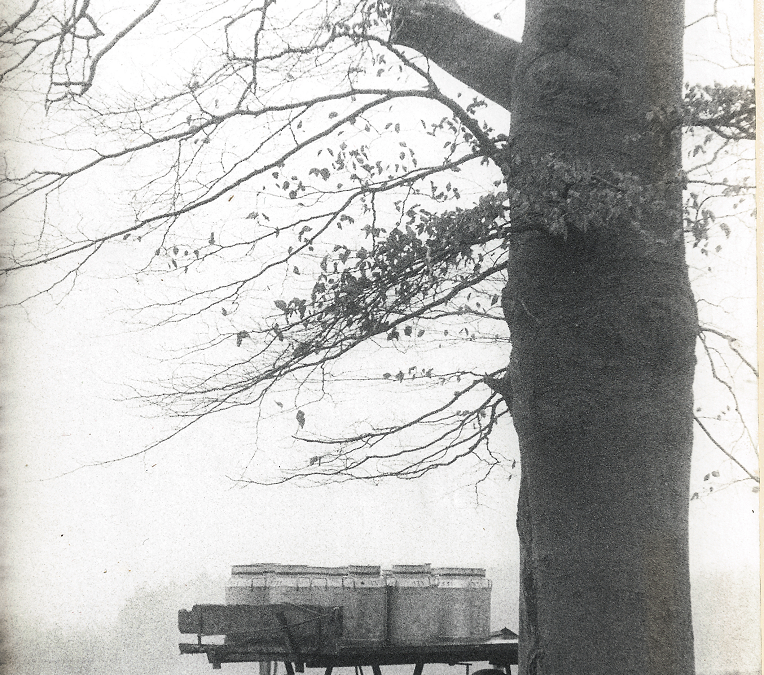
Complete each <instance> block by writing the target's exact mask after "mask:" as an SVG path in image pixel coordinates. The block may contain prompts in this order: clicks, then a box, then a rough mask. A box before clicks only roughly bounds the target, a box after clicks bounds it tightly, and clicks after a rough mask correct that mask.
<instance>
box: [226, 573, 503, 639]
mask: <svg viewBox="0 0 764 675" xmlns="http://www.w3.org/2000/svg"><path fill="white" fill-rule="evenodd" d="M226 603H227V604H229V605H268V604H277V603H289V604H296V605H318V606H322V607H342V608H343V610H342V617H343V643H344V644H346V645H348V646H359V647H361V646H367V647H374V646H381V645H383V644H386V643H387V644H397V645H416V644H432V643H438V642H474V641H481V640H485V639H488V637H489V635H490V618H491V582H490V580H488V579H486V577H485V570H484V569H480V568H473V567H441V568H433V567H431V566H430V565H429V564H428V565H393V567H392V569H390V570H384V571H381V569H380V567H376V566H368V565H350V566H348V567H310V566H307V565H275V564H263V563H260V564H255V565H234V567H233V571H232V574H231V579H230V580H229V582H228V585H227V586H226Z"/></svg>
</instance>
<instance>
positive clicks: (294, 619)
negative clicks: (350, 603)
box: [178, 604, 517, 675]
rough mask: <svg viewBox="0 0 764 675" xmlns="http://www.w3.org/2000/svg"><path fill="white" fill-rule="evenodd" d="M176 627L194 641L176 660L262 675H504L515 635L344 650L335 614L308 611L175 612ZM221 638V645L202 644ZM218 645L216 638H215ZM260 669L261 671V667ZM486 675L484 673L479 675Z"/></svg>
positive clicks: (214, 608) (234, 608) (206, 608)
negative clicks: (346, 671) (433, 669)
mask: <svg viewBox="0 0 764 675" xmlns="http://www.w3.org/2000/svg"><path fill="white" fill-rule="evenodd" d="M178 627H179V629H180V632H181V633H183V634H186V635H196V638H197V640H196V642H193V643H180V653H181V654H206V655H207V659H208V660H209V662H210V663H211V664H212V667H213V668H220V667H221V664H223V663H241V662H260V663H261V664H264V665H263V667H262V668H261V671H262V672H263V673H266V672H268V671H269V670H270V664H271V663H272V662H282V663H283V664H284V667H285V669H286V673H287V675H294V674H295V673H296V672H297V673H302V672H304V671H305V668H323V669H324V671H325V675H331V673H332V670H333V669H334V668H340V667H354V668H355V669H356V673H357V674H358V675H363V667H364V666H366V667H368V668H371V670H372V673H373V675H382V670H381V666H385V665H408V664H410V665H413V666H414V673H413V675H422V671H423V669H424V666H425V664H428V663H440V664H448V665H451V666H454V665H464V666H465V667H466V670H467V675H470V673H469V668H470V665H471V664H473V663H487V664H490V665H491V668H490V669H483V670H480V671H473V673H472V675H503V674H505V673H506V674H509V673H510V672H511V671H510V666H511V665H514V664H517V635H515V633H513V632H512V631H510V630H508V629H506V628H505V629H504V630H502V631H499V632H498V633H495V634H493V635H492V636H491V637H490V638H489V639H487V640H483V641H472V642H463V641H458V642H457V641H451V642H437V643H432V644H425V645H422V644H415V645H403V644H373V645H369V644H355V645H354V644H348V643H347V642H344V641H343V639H342V608H341V607H334V608H328V607H318V606H310V605H285V604H281V605H275V604H274V605H195V606H194V608H193V609H192V610H191V611H186V610H181V611H180V612H179V613H178ZM210 636H223V637H222V642H220V641H218V642H204V640H205V638H208V637H210ZM218 639H220V638H218ZM265 664H268V666H265ZM486 670H488V671H490V672H486Z"/></svg>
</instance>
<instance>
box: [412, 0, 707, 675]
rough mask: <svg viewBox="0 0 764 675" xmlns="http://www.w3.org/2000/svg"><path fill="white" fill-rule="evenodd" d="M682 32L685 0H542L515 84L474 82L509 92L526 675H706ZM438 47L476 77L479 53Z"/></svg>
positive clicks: (533, 2)
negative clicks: (695, 494)
mask: <svg viewBox="0 0 764 675" xmlns="http://www.w3.org/2000/svg"><path fill="white" fill-rule="evenodd" d="M420 5H421V3H420ZM443 11H445V10H444V9H443V8H442V7H441V8H439V9H438V10H437V12H443ZM456 16H457V15H456V14H453V16H451V19H450V20H451V21H452V22H454V21H461V20H463V21H465V22H466V21H468V20H467V19H466V18H464V19H456ZM448 25H449V24H448V23H445V22H442V21H438V22H436V23H435V24H432V23H431V24H430V25H429V28H428V30H429V32H430V33H432V32H433V31H434V32H435V33H438V32H439V31H442V30H443V29H442V28H439V26H448ZM412 26H413V23H412V24H410V33H409V34H408V35H406V42H405V43H406V44H409V45H411V46H415V47H416V46H417V45H418V44H419V45H420V47H421V51H423V53H425V54H427V44H426V40H425V39H424V38H420V39H419V41H418V39H417V36H416V34H415V31H414V34H412V32H411V31H413V30H414V29H413V27H412ZM451 29H452V27H451V28H450V29H449V30H451ZM422 31H423V33H425V32H427V31H424V29H422ZM461 34H462V36H465V35H468V31H466V30H465V31H463V32H462V33H461ZM682 34H683V3H682V2H681V1H680V0H626V1H623V2H614V1H613V0H600V1H596V0H566V1H564V0H528V2H527V9H526V25H525V31H524V37H523V42H522V45H521V46H519V47H516V43H512V42H511V41H507V43H506V45H505V53H510V52H512V53H513V57H512V58H513V59H516V62H515V65H514V69H513V73H511V74H510V73H508V72H505V71H504V70H503V69H502V68H498V69H497V68H496V67H495V64H493V63H490V62H488V61H484V62H483V63H482V64H481V66H482V68H483V69H484V72H490V73H491V77H492V78H493V79H494V80H495V81H496V82H497V85H496V90H495V92H494V93H493V95H492V92H491V91H490V87H489V88H488V89H489V90H488V91H486V86H485V77H482V78H477V81H478V84H480V89H479V90H480V91H481V92H482V93H484V94H485V95H486V96H489V97H490V98H493V99H494V100H496V101H497V102H500V103H504V101H505V100H506V97H507V96H508V95H509V93H510V92H511V103H510V106H511V111H512V128H511V134H510V136H511V145H510V151H509V157H508V166H509V171H508V186H509V189H510V194H511V195H512V197H513V200H512V201H513V205H512V212H511V215H512V222H511V226H512V229H513V230H515V231H516V232H517V233H516V234H513V235H512V240H511V242H510V243H511V247H510V248H511V254H510V263H509V279H510V282H509V284H508V287H507V289H506V292H505V297H504V299H505V309H506V310H507V313H508V317H509V319H508V320H509V323H510V329H511V334H512V354H511V365H510V373H511V381H512V391H513V403H512V415H513V418H514V422H515V427H516V429H517V433H518V436H519V440H520V454H521V472H522V473H521V475H522V478H521V487H520V502H519V506H518V528H519V531H520V541H521V617H520V661H521V663H520V672H521V673H523V674H525V673H527V674H530V675H536V674H541V673H543V674H544V675H548V674H553V675H584V674H585V675H595V674H602V675H614V674H616V673H617V674H619V675H620V674H625V673H635V674H637V673H639V675H686V674H689V673H693V672H694V658H693V636H692V624H691V613H690V581H689V564H688V523H687V521H688V505H689V484H688V483H689V473H690V454H691V447H692V381H693V371H694V364H695V359H694V343H695V336H696V333H697V330H696V326H697V319H696V315H695V305H694V301H693V298H692V293H691V290H690V286H689V281H688V276H687V269H686V264H685V259H684V248H683V237H682V232H681V230H682V219H681V189H682V187H681V184H680V180H679V176H680V168H681V166H680V163H681V153H680V143H681V140H680V131H681V130H680V128H679V126H678V119H679V117H678V115H677V114H676V111H677V110H678V109H679V106H680V104H681V93H682V92H681V87H682ZM463 40H464V38H463V37H462V41H463ZM429 42H432V38H431V37H430V38H429ZM438 44H439V45H440V47H439V49H440V50H441V51H442V50H443V48H444V47H443V45H447V44H449V42H448V41H447V40H440V41H438ZM420 47H417V48H420ZM462 49H463V46H462ZM492 49H494V51H495V52H496V48H495V47H492ZM515 51H517V52H519V55H516V54H515ZM498 52H501V50H498ZM431 55H432V56H433V58H435V59H436V60H438V61H439V62H440V63H441V65H443V66H444V67H446V68H447V69H449V70H450V71H451V72H452V74H455V75H457V76H460V75H465V74H466V77H463V79H464V81H465V82H466V83H467V84H471V81H470V77H471V72H473V71H474V70H475V62H474V61H473V62H472V64H471V66H470V69H469V70H468V69H466V68H464V67H462V69H461V71H460V70H459V60H458V58H455V57H454V56H451V57H450V58H449V57H444V56H443V54H441V53H439V52H437V51H435V52H434V53H433V54H431ZM454 64H456V65H454ZM507 83H509V84H507ZM510 85H511V87H510ZM508 87H510V88H508ZM592 176H594V177H593V178H592ZM625 176H630V177H631V178H625ZM607 204H611V205H614V206H613V208H611V209H610V210H608V209H606V208H605V206H604V205H607ZM603 214H604V215H603Z"/></svg>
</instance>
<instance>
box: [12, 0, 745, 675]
mask: <svg viewBox="0 0 764 675" xmlns="http://www.w3.org/2000/svg"><path fill="white" fill-rule="evenodd" d="M472 4H473V5H474V6H475V7H477V8H479V11H477V14H478V15H479V18H480V19H481V20H484V21H485V22H486V23H489V24H490V25H492V27H494V28H497V29H499V28H503V29H505V30H506V32H510V33H512V32H514V33H519V31H516V30H514V29H512V30H509V29H507V26H508V24H509V23H511V16H512V11H513V9H516V7H517V5H518V3H514V4H513V3H510V4H509V5H508V3H507V2H493V3H487V4H486V3H479V2H475V3H472ZM728 4H729V3H728ZM465 5H467V3H465ZM732 5H733V6H734V5H735V3H734V2H733V3H732ZM473 9H475V8H473ZM738 9H739V10H740V11H739V14H740V15H738V16H735V17H734V18H735V19H737V20H740V18H741V16H742V17H745V12H747V11H750V5H749V4H748V3H745V2H740V3H739V6H738ZM497 10H500V11H501V14H502V17H501V22H500V23H499V22H498V20H496V19H493V15H494V14H495V13H496V11H497ZM491 21H494V23H493V24H491V23H490V22H491ZM516 23H517V22H515V24H516ZM741 34H742V33H741ZM517 36H519V35H517ZM699 43H701V44H702V43H703V40H702V39H701V40H700V41H699ZM693 44H698V42H694V43H693ZM688 49H689V47H688ZM705 67H706V68H707V67H708V64H706V66H705ZM694 68H695V66H691V67H690V69H689V71H690V73H692V74H699V73H702V72H705V71H704V70H703V69H700V68H699V69H698V71H697V73H696V72H695V71H694V70H693V69H694ZM709 72H710V71H709ZM711 77H712V78H715V77H717V73H716V72H714V73H713V74H711ZM754 246H755V244H754V236H753V233H752V232H751V231H742V232H739V233H735V235H734V236H733V238H732V240H731V241H730V242H728V243H727V244H726V248H725V249H724V250H723V252H722V254H721V262H719V263H718V264H717V265H715V267H714V278H713V283H714V284H715V285H716V287H717V290H718V291H719V294H720V297H721V298H722V299H723V300H724V301H725V303H726V305H725V307H726V310H725V320H729V318H730V316H732V317H733V318H734V322H733V325H731V326H730V325H729V324H727V329H728V330H730V331H731V332H735V334H736V335H739V336H740V337H741V340H742V343H741V344H742V345H743V348H744V349H745V351H746V353H748V354H753V353H754V348H753V340H754V339H755V338H754V328H755V313H754V304H753V297H754V293H755V288H754V283H755V260H754V257H753V253H754V251H755V248H754ZM103 272H104V274H106V272H107V270H106V269H104V270H103ZM701 276H702V275H700V272H698V278H699V280H698V283H699V284H703V283H704V281H703V279H702V278H700V277H701ZM13 283H14V284H16V283H18V282H13ZM24 283H28V281H25V282H24ZM15 289H16V290H18V287H17V286H16V287H15ZM720 289H721V290H720ZM9 290H11V291H12V290H14V289H13V288H12V289H8V288H6V292H7V291H9ZM126 292H129V290H128V286H127V285H126V283H125V282H124V280H119V281H116V282H115V281H111V280H109V279H107V278H93V277H90V278H86V279H82V280H81V282H80V283H79V284H78V286H77V287H75V289H74V290H72V291H71V292H70V293H69V294H68V295H67V296H66V297H64V298H61V299H60V302H58V303H54V302H52V301H51V300H50V299H42V300H40V301H37V302H35V303H33V304H31V305H30V306H29V308H28V310H27V309H23V308H22V309H19V308H14V309H11V310H10V311H6V312H4V315H3V319H2V321H3V323H2V330H3V345H2V346H3V374H4V377H3V378H2V381H3V384H2V386H3V392H2V393H3V401H4V420H3V438H2V446H3V448H4V457H3V466H4V475H3V480H4V487H5V495H4V500H5V509H4V520H5V525H6V531H7V532H8V533H9V534H8V538H7V542H8V543H7V544H6V549H5V552H4V560H5V564H6V566H7V571H6V581H7V582H8V587H7V603H8V604H7V611H8V612H9V614H10V615H11V616H17V617H23V619H24V622H25V623H26V624H27V625H33V624H38V625H40V626H50V625H57V626H60V627H62V628H63V629H64V630H69V629H71V628H82V627H89V626H93V627H95V626H103V625H106V624H108V623H109V622H112V621H114V620H115V619H116V618H117V615H118V612H119V610H120V608H121V607H122V606H123V605H124V603H125V602H127V601H128V600H129V599H130V598H131V597H132V596H134V594H135V593H137V592H138V591H139V590H140V589H142V588H143V589H145V588H146V587H148V588H155V589H160V588H164V587H166V586H167V585H168V584H169V583H170V582H172V581H175V582H180V583H190V582H191V581H192V580H194V579H196V578H197V577H199V575H201V574H204V573H206V574H209V575H212V576H213V577H214V578H216V579H222V578H224V577H225V576H226V574H227V573H228V570H229V569H230V566H231V565H232V564H240V563H250V562H282V563H309V564H316V565H341V564H348V563H355V564H383V565H389V564H394V563H420V562H431V563H433V564H436V565H449V566H450V565H455V566H458V565H464V566H484V567H489V568H492V569H496V570H501V573H500V574H499V578H500V581H501V584H502V586H500V587H499V588H497V589H496V597H501V598H507V597H508V594H513V593H514V592H515V591H514V588H513V587H512V585H513V581H512V579H513V575H514V573H515V571H516V568H517V537H516V533H515V529H514V518H515V501H516V498H517V488H518V486H519V482H518V480H517V476H516V475H514V476H513V477H512V478H511V479H509V478H508V475H506V474H497V475H496V477H495V478H494V479H492V480H489V481H487V482H485V483H483V484H481V486H480V489H479V490H477V491H476V490H475V488H474V486H472V485H471V480H470V476H465V475H463V474H462V473H460V470H459V469H458V467H457V469H456V470H450V471H444V472H442V473H439V474H436V475H432V476H429V477H427V478H424V479H421V480H417V481H414V482H404V481H390V482H384V483H380V484H372V483H363V484H360V483H348V484H343V485H335V486H323V487H299V486H294V485H286V486H281V487H278V488H264V487H257V486H248V487H242V486H240V485H239V484H237V483H235V482H234V481H233V480H232V477H236V475H237V468H238V466H237V464H236V463H238V462H240V461H241V457H240V455H238V454H236V452H235V450H236V449H237V448H240V447H243V446H244V445H246V441H247V438H246V434H247V433H251V431H250V430H249V428H248V427H246V426H245V425H241V426H239V425H237V423H236V419H231V420H229V421H223V420H220V421H211V422H210V423H208V424H202V425H200V426H199V427H197V428H196V429H195V430H194V431H193V432H191V433H188V434H185V435H183V436H182V437H180V438H179V439H175V440H173V441H171V442H169V443H168V444H166V445H165V446H164V447H162V448H161V449H159V450H156V451H152V452H150V453H148V454H146V455H145V456H141V457H138V458H136V459H134V460H129V461H125V462H119V463H115V464H110V465H108V466H102V467H99V468H80V467H83V466H84V465H86V464H89V463H90V462H93V461H98V460H103V459H109V458H113V457H118V456H122V455H126V454H130V453H131V452H132V451H134V450H135V449H137V448H140V447H143V445H144V444H145V443H147V442H149V441H151V440H153V439H155V438H156V437H157V434H159V433H161V430H162V429H166V428H167V421H166V420H163V419H161V418H157V419H151V418H149V417H146V416H145V414H143V413H142V412H141V411H139V410H138V409H136V407H135V406H132V405H130V404H128V403H125V402H124V401H120V400H119V399H120V398H122V397H124V395H125V394H126V389H125V384H126V383H131V382H140V381H150V380H151V372H152V362H151V360H149V359H147V358H146V357H145V353H146V352H147V351H149V350H148V345H149V344H151V345H152V347H155V346H156V344H155V343H154V342H153V341H154V340H155V338H154V337H152V335H151V334H149V333H147V332H144V331H137V330H135V326H134V325H131V324H127V323H125V321H124V316H123V315H122V314H119V313H118V312H117V311H116V310H118V309H120V308H121V307H122V304H121V298H123V294H124V293H126ZM749 385H750V386H749V389H748V391H751V390H753V389H752V388H753V384H752V383H749ZM700 386H701V387H702V386H705V385H704V384H703V383H702V382H701V384H700ZM698 396H699V398H700V399H703V397H704V396H705V392H703V391H699V392H698ZM365 403H367V402H366V401H364V398H363V396H361V397H359V400H358V401H357V405H358V406H363V405H365ZM372 404H374V405H377V404H378V403H377V402H376V401H374V402H372ZM744 404H745V405H748V406H749V407H750V406H752V405H755V401H753V400H752V399H751V398H750V396H749V400H748V401H747V402H745V403H744ZM513 442H514V441H513V436H512V435H511V433H509V432H507V433H506V443H507V446H508V447H509V451H508V453H507V454H508V455H510V456H511V455H512V454H513V452H514V450H513V449H512V447H511V443H513ZM268 443H271V441H270V440H268V442H267V443H266V445H267V444H268ZM272 443H273V445H272V446H269V447H268V450H269V451H271V452H273V453H278V452H279V447H278V445H277V443H278V435H277V434H276V433H274V437H273V440H272ZM261 445H262V443H261ZM514 454H515V455H516V452H515V453H514ZM232 457H235V458H236V460H235V462H234V463H233V465H232V460H231V458H232ZM694 461H695V465H694V466H695V468H694V483H693V484H694V485H695V486H696V487H697V488H698V489H701V488H703V487H707V486H708V485H709V483H708V482H707V481H705V482H704V481H703V476H704V475H706V474H707V473H709V472H711V471H713V470H720V472H721V474H722V475H721V477H720V479H718V480H717V479H716V478H715V477H714V478H712V479H711V482H712V483H713V484H715V485H718V488H719V489H717V490H716V491H715V493H714V494H705V493H704V494H702V496H701V498H699V499H697V500H693V502H692V506H691V519H692V520H691V525H692V533H691V536H692V544H691V546H692V548H691V552H692V570H693V576H694V579H698V580H701V579H704V578H705V579H708V578H713V579H715V580H717V581H715V582H714V584H713V585H712V586H710V587H711V588H713V586H714V585H717V584H719V583H720V582H719V580H720V579H722V580H724V579H726V580H727V585H726V586H725V585H723V584H722V585H720V586H719V588H718V593H715V592H714V591H713V590H711V591H709V588H710V587H709V585H708V584H706V585H702V584H700V582H699V584H698V587H700V586H701V585H702V589H703V590H702V596H701V597H698V598H697V599H696V607H695V610H696V616H697V618H696V633H697V634H698V636H699V639H700V637H701V636H702V639H703V640H705V641H707V642H708V643H710V642H712V641H713V642H716V641H717V640H719V639H721V638H724V640H726V641H727V642H728V643H729V644H730V645H731V646H730V649H729V650H725V649H724V648H721V647H720V649H719V650H718V651H716V652H715V651H714V650H708V649H706V648H705V647H704V648H703V649H702V650H701V651H702V655H703V659H704V660H703V661H702V662H701V666H702V668H701V670H707V671H708V670H722V669H724V668H731V667H740V668H743V669H748V668H754V667H755V666H756V658H757V657H756V655H755V654H754V655H753V656H751V654H750V649H749V647H750V645H755V642H756V639H755V636H756V634H757V633H756V630H757V628H756V626H753V625H750V616H751V614H750V611H749V610H750V608H751V607H754V605H755V601H756V598H752V599H750V603H753V604H750V603H749V605H747V607H748V609H747V610H745V611H743V610H741V612H740V613H739V614H736V613H735V612H734V606H733V607H730V598H734V599H735V602H736V603H739V602H742V600H740V598H741V597H742V598H746V599H748V598H750V597H751V596H752V595H753V594H752V591H751V589H754V588H755V587H756V579H757V578H758V577H757V570H758V496H757V495H756V494H754V493H752V491H751V485H750V484H749V483H740V484H737V485H729V484H728V483H729V481H725V478H727V477H729V476H731V475H734V473H733V471H732V468H731V466H730V464H729V462H728V461H727V460H726V459H725V458H724V457H723V456H722V455H721V454H719V453H718V451H716V450H715V449H714V448H712V447H711V446H710V444H708V443H706V442H704V441H702V440H701V441H699V443H698V446H697V448H696V454H695V459H694ZM220 591H221V595H220V599H221V600H222V588H221V589H220ZM193 601H194V599H193V598H190V599H189V602H188V607H187V608H190V604H191V603H192V602H193ZM508 602H509V605H511V603H512V602H513V600H512V599H510V600H509V601H508ZM746 602H748V600H746ZM177 609H180V607H178V608H177ZM746 612H747V613H746ZM495 613H496V615H497V617H499V618H500V620H501V621H502V623H508V624H509V625H511V626H512V627H513V628H516V624H514V625H512V623H511V621H512V616H511V613H507V612H503V611H501V610H497V611H496V612H495ZM507 614H510V616H509V618H507ZM173 620H174V619H173ZM730 626H732V628H731V627H730ZM497 627H500V626H497ZM735 634H738V635H739V636H740V642H737V643H734V646H732V645H733V642H731V640H732V638H731V637H730V635H733V636H734V635H735ZM725 636H726V637H725ZM752 636H753V637H752ZM741 649H742V650H743V652H749V653H741ZM736 658H737V659H739V660H735V659H736ZM736 664H739V665H736Z"/></svg>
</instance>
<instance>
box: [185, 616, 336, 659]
mask: <svg viewBox="0 0 764 675" xmlns="http://www.w3.org/2000/svg"><path fill="white" fill-rule="evenodd" d="M178 628H179V630H180V632H181V633H184V634H194V635H197V636H203V635H224V636H225V638H226V639H225V642H226V644H247V645H248V646H249V647H250V648H251V649H252V650H253V651H261V652H264V653H265V652H267V653H285V654H287V653H288V654H301V653H304V654H314V653H317V652H321V653H334V652H336V651H337V650H338V648H339V643H340V640H341V638H342V609H341V608H340V607H318V606H314V605H290V604H275V605H194V606H193V608H192V609H191V610H190V611H188V610H184V609H181V610H180V611H179V612H178Z"/></svg>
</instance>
